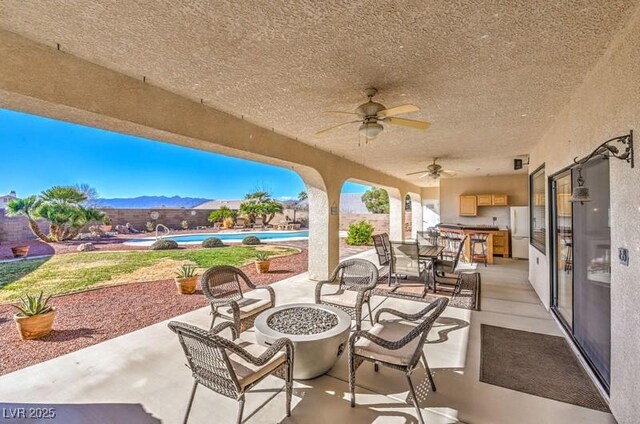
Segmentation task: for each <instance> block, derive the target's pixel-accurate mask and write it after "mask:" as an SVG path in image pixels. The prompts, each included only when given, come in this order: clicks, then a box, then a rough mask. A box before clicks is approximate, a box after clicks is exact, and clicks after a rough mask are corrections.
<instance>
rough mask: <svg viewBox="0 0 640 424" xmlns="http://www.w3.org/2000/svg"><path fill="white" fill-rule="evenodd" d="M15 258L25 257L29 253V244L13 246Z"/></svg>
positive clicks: (12, 250)
mask: <svg viewBox="0 0 640 424" xmlns="http://www.w3.org/2000/svg"><path fill="white" fill-rule="evenodd" d="M11 252H12V253H13V257H14V258H24V257H25V256H27V255H28V254H29V246H16V247H12V248H11Z"/></svg>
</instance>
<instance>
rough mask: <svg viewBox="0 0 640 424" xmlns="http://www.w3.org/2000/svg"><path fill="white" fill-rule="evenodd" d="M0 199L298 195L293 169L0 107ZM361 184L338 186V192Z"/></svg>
mask: <svg viewBox="0 0 640 424" xmlns="http://www.w3.org/2000/svg"><path fill="white" fill-rule="evenodd" d="M0 149H1V150H0V151H1V152H2V155H0V157H1V160H0V194H5V193H8V192H9V191H11V190H15V191H16V193H17V194H18V196H19V197H23V196H27V195H30V194H35V193H39V192H41V191H42V190H44V189H46V188H48V187H51V186H53V185H74V184H78V183H86V184H89V185H91V186H92V187H94V188H95V189H96V190H97V191H98V194H99V196H100V197H104V198H112V197H137V196H144V195H149V196H154V195H156V196H161V195H164V196H174V195H178V196H182V197H204V198H207V199H239V198H242V197H243V196H244V194H245V193H248V192H250V191H254V190H255V189H258V188H266V189H268V191H269V192H271V194H272V195H273V196H274V197H276V198H288V197H294V196H296V195H297V194H298V193H299V192H300V191H302V190H304V189H305V187H304V183H303V182H302V179H301V178H300V177H299V176H298V175H297V174H296V173H294V172H293V171H290V170H288V169H284V168H280V167H277V166H271V165H265V164H261V163H258V162H251V161H247V160H243V159H237V158H232V157H229V156H223V155H219V154H215V153H210V152H203V151H199V150H194V149H189V148H186V147H180V146H176V145H172V144H167V143H159V142H156V141H152V140H148V139H144V138H140V137H134V136H130V135H124V134H119V133H114V132H111V131H105V130H99V129H96V128H91V127H85V126H82V125H76V124H71V123H68V122H62V121H56V120H53V119H48V118H42V117H39V116H35V115H29V114H25V113H20V112H14V111H10V110H6V109H0ZM367 188H368V187H366V186H363V185H360V184H355V183H350V182H348V183H346V184H345V185H344V187H343V189H342V191H343V193H362V192H364V191H365V190H366V189H367Z"/></svg>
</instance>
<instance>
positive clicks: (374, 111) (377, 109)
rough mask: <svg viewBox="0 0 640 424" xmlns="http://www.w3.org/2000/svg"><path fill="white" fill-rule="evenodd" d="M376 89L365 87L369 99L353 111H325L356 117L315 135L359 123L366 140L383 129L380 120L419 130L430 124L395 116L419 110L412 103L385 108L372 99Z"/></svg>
mask: <svg viewBox="0 0 640 424" xmlns="http://www.w3.org/2000/svg"><path fill="white" fill-rule="evenodd" d="M377 92H378V90H376V89H375V88H367V89H366V90H365V91H364V93H365V95H366V96H367V97H368V98H369V101H368V102H366V103H363V104H361V105H360V106H358V107H357V108H356V110H355V112H343V111H333V110H332V111H327V113H339V114H341V115H355V116H357V117H358V118H357V119H355V120H353V121H349V122H343V123H342V124H338V125H334V126H332V127H329V128H325V129H323V130H320V131H318V132H316V135H319V134H323V133H325V132H327V131H331V130H334V129H337V128H340V127H343V126H345V125H349V124H355V123H360V127H359V128H358V132H359V134H360V135H362V136H364V137H366V140H367V141H369V140H371V139H373V138H375V137H376V136H377V135H378V134H380V133H381V132H382V130H384V127H383V126H382V124H381V122H384V123H388V124H392V125H400V126H403V127H409V128H416V129H419V130H426V129H427V128H429V127H430V126H431V124H430V123H429V122H425V121H416V120H413V119H406V118H396V116H397V115H402V114H405V113H411V112H418V111H419V110H420V108H419V107H417V106H414V105H400V106H396V107H392V108H389V109H387V107H386V106H385V105H383V104H381V103H377V102H374V101H372V100H371V99H372V98H373V96H375V95H376V93H377Z"/></svg>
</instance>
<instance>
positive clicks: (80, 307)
mask: <svg viewBox="0 0 640 424" xmlns="http://www.w3.org/2000/svg"><path fill="white" fill-rule="evenodd" d="M307 256H308V255H307V250H306V249H303V250H302V251H301V252H300V253H299V254H294V255H290V256H284V257H280V258H275V259H273V260H272V261H271V272H270V273H269V274H258V273H257V272H256V269H255V266H254V264H250V265H246V266H244V267H243V268H242V269H243V271H244V272H245V273H246V274H247V275H248V276H249V278H250V279H251V281H253V282H254V283H255V284H256V285H264V284H271V283H274V282H276V281H279V280H282V279H285V278H288V277H291V276H293V275H297V274H300V273H302V272H305V271H306V270H307ZM51 303H52V304H53V305H55V306H56V308H57V309H58V314H57V316H56V321H55V323H54V327H53V328H54V330H53V331H52V332H51V334H50V335H49V336H47V337H46V338H44V339H40V340H29V341H22V340H20V338H19V336H18V331H17V329H16V327H15V323H14V321H13V314H14V313H15V309H14V308H13V307H12V306H11V305H0V346H2V349H1V350H0V375H2V374H7V373H9V372H12V371H15V370H18V369H21V368H25V367H28V366H29V365H33V364H37V363H39V362H43V361H46V360H48V359H52V358H55V357H58V356H61V355H64V354H66V353H70V352H73V351H76V350H79V349H82V348H84V347H87V346H91V345H94V344H96V343H100V342H102V341H105V340H109V339H112V338H114V337H117V336H120V335H123V334H126V333H130V332H132V331H135V330H138V329H140V328H143V327H147V326H149V325H152V324H155V323H157V322H160V321H163V320H166V319H169V318H171V317H174V316H177V315H181V314H184V313H186V312H189V311H193V310H195V309H198V308H202V307H204V306H207V304H208V303H207V300H206V298H205V297H204V295H203V294H202V290H201V289H200V288H198V290H197V291H196V293H195V294H193V295H181V294H179V293H178V292H177V291H176V287H175V283H174V281H173V280H162V281H153V282H149V283H137V284H125V285H120V286H112V287H104V288H101V289H97V290H90V291H85V292H81V293H75V294H69V295H64V296H59V297H56V298H52V300H51Z"/></svg>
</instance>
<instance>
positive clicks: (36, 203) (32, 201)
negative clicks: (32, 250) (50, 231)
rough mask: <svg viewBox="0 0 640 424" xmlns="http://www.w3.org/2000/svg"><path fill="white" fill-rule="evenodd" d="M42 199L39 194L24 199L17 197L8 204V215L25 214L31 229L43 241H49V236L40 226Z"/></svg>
mask: <svg viewBox="0 0 640 424" xmlns="http://www.w3.org/2000/svg"><path fill="white" fill-rule="evenodd" d="M41 203H42V201H41V200H40V199H38V197H37V196H29V197H25V198H24V199H15V200H12V201H10V202H9V203H8V204H7V215H9V216H24V217H25V218H27V220H28V221H29V229H31V232H32V233H33V234H34V235H35V236H36V237H38V238H39V239H40V240H42V241H46V242H49V241H51V240H49V237H48V236H47V235H46V234H45V233H44V232H43V231H42V230H41V229H40V227H38V223H37V222H36V219H37V218H38V213H37V211H38V208H39V207H40V204H41Z"/></svg>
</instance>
